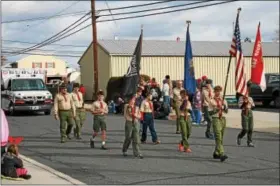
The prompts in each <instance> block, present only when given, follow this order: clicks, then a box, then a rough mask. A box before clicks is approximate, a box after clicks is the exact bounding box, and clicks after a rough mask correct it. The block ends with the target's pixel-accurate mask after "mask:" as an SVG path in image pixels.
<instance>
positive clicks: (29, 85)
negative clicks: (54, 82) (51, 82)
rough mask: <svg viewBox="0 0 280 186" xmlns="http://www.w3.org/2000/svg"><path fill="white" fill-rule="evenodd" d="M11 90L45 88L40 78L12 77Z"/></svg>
mask: <svg viewBox="0 0 280 186" xmlns="http://www.w3.org/2000/svg"><path fill="white" fill-rule="evenodd" d="M11 90H12V91H29V90H46V86H45V84H44V82H43V80H42V79H13V80H12V86H11Z"/></svg>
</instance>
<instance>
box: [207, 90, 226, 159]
mask: <svg viewBox="0 0 280 186" xmlns="http://www.w3.org/2000/svg"><path fill="white" fill-rule="evenodd" d="M221 91H222V87H221V86H216V87H215V88H214V94H215V95H214V98H213V99H211V100H210V102H209V110H210V112H212V114H213V115H212V119H213V128H214V134H215V144H216V147H215V151H214V153H213V158H214V159H220V160H221V162H223V161H225V160H226V159H227V158H228V157H227V155H225V153H224V147H223V139H224V132H225V128H226V118H225V116H224V115H223V113H228V105H227V101H226V100H223V98H222V95H221Z"/></svg>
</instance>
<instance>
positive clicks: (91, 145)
mask: <svg viewBox="0 0 280 186" xmlns="http://www.w3.org/2000/svg"><path fill="white" fill-rule="evenodd" d="M90 148H94V141H93V139H92V138H91V139H90Z"/></svg>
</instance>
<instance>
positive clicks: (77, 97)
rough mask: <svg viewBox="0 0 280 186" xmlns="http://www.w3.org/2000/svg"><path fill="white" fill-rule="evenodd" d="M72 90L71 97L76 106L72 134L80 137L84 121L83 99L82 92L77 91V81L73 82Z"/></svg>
mask: <svg viewBox="0 0 280 186" xmlns="http://www.w3.org/2000/svg"><path fill="white" fill-rule="evenodd" d="M73 88H74V91H73V93H72V99H73V102H74V104H75V107H76V117H75V123H76V125H75V128H74V136H75V137H76V138H77V139H82V138H81V130H82V127H83V124H84V121H85V116H86V113H85V109H84V100H83V94H82V93H81V92H80V91H79V83H75V84H74V85H73Z"/></svg>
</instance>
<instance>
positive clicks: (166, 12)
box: [15, 0, 238, 53]
mask: <svg viewBox="0 0 280 186" xmlns="http://www.w3.org/2000/svg"><path fill="white" fill-rule="evenodd" d="M235 1H238V0H231V1H226V2H219V3H213V4H207V5H201V6H196V7H191V8H183V9H177V10H171V11H165V12H158V13H151V14H146V15H138V16H130V17H123V18H117V19H108V20H101V21H97V22H109V21H115V20H124V19H134V18H139V17H147V16H153V15H162V14H168V13H173V12H179V11H184V10H192V9H197V8H204V7H209V6H215V5H220V4H227V3H231V2H235ZM90 26H91V24H89V25H86V26H84V27H82V28H81V29H79V30H76V31H75V32H72V33H70V34H68V35H65V36H63V37H61V38H56V39H54V40H53V41H50V42H48V43H45V45H46V44H52V43H54V42H57V41H60V40H62V39H64V38H67V37H70V36H71V35H74V34H76V33H78V32H80V31H82V30H84V29H86V28H88V27H90ZM45 45H43V46H45ZM43 46H40V47H43ZM15 53H16V52H15Z"/></svg>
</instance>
